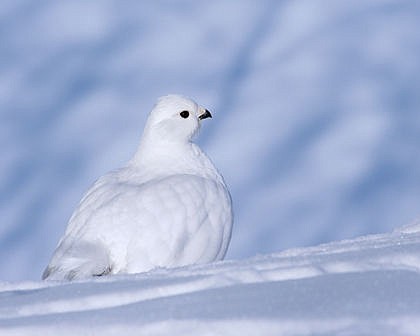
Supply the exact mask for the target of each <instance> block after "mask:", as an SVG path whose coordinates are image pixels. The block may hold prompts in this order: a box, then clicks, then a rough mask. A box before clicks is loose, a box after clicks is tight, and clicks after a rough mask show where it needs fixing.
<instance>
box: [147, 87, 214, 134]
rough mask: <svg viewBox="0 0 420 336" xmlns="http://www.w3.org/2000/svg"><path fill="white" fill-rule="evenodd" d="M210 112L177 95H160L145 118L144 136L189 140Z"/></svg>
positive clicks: (208, 116) (209, 115) (209, 116)
mask: <svg viewBox="0 0 420 336" xmlns="http://www.w3.org/2000/svg"><path fill="white" fill-rule="evenodd" d="M206 118H211V113H210V112H209V111H208V110H206V109H204V108H203V107H200V106H199V105H197V103H196V102H194V101H193V100H191V99H188V98H185V97H183V96H179V95H167V96H163V97H160V98H159V99H158V101H157V103H156V105H155V106H154V108H153V109H152V111H151V112H150V115H149V118H148V119H147V123H146V127H145V130H144V132H145V134H144V136H147V137H153V138H154V139H160V140H164V141H168V142H189V141H191V139H192V137H193V136H194V135H195V134H196V133H197V131H198V130H199V128H200V123H201V120H203V119H206Z"/></svg>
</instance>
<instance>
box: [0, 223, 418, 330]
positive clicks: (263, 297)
mask: <svg viewBox="0 0 420 336" xmlns="http://www.w3.org/2000/svg"><path fill="white" fill-rule="evenodd" d="M405 231H407V230H405ZM410 231H411V233H404V232H401V231H400V230H398V231H395V232H393V233H389V234H379V235H371V236H364V237H360V238H357V239H354V240H345V241H338V242H333V243H329V244H323V245H319V246H316V247H310V248H301V249H292V250H286V251H284V252H281V253H275V254H267V255H260V256H257V257H254V258H251V259H247V260H241V261H237V260H227V261H224V262H216V263H212V264H208V265H200V266H198V265H196V266H188V267H183V268H175V269H158V270H155V271H151V272H148V273H143V274H135V275H114V276H109V277H104V278H97V279H93V280H85V281H76V282H22V283H2V284H0V297H1V300H0V334H2V335H3V334H4V335H28V334H31V335H32V334H42V335H56V334H57V333H60V335H63V336H65V335H74V334H78V335H92V334H100V335H114V334H124V335H181V334H187V335H244V334H253V335H256V334H258V335H280V334H281V335H315V334H322V335H327V334H333V335H417V334H418V330H419V328H420V287H419V286H418V283H419V281H420V257H419V252H420V231H419V230H416V229H415V227H412V228H411V230H410Z"/></svg>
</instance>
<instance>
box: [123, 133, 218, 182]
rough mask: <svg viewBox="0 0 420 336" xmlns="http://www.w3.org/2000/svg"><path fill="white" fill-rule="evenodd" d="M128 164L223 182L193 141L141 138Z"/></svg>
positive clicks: (165, 173) (156, 171) (139, 167)
mask: <svg viewBox="0 0 420 336" xmlns="http://www.w3.org/2000/svg"><path fill="white" fill-rule="evenodd" d="M129 165H130V166H131V167H134V168H135V169H139V170H141V171H153V173H155V174H162V175H168V174H193V175H198V176H202V177H205V178H211V179H216V180H218V181H220V183H223V184H224V181H223V178H222V177H221V176H220V174H219V172H218V171H217V169H216V168H215V167H214V165H213V163H212V162H211V161H210V159H209V158H208V157H207V155H206V154H205V153H204V152H203V151H202V150H201V149H200V148H199V147H198V146H197V145H195V144H194V143H192V142H190V141H186V142H168V141H164V140H159V141H156V140H155V141H147V140H145V139H142V141H141V142H140V145H139V148H138V150H137V152H136V154H135V155H134V157H133V159H132V160H131V161H130V163H129Z"/></svg>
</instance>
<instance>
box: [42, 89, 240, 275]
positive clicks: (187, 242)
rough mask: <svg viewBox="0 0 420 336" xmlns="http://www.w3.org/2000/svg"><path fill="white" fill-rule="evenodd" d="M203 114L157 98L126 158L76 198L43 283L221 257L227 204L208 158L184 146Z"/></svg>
mask: <svg viewBox="0 0 420 336" xmlns="http://www.w3.org/2000/svg"><path fill="white" fill-rule="evenodd" d="M182 111H188V112H189V113H188V114H189V116H188V117H187V118H185V117H182V116H181V115H180V113H181V112H182ZM208 116H209V114H208V111H207V110H205V109H203V108H201V107H200V106H198V105H197V104H196V103H195V102H193V101H192V100H190V99H187V98H184V97H181V96H177V95H169V96H165V97H162V98H160V99H159V100H158V103H157V104H156V105H155V107H154V108H153V110H152V111H151V113H150V115H149V118H148V120H147V122H146V126H145V129H144V132H143V136H142V139H141V141H140V146H139V148H138V150H137V152H136V154H135V155H134V157H133V159H132V160H131V161H130V162H129V163H128V164H127V166H126V167H124V168H121V169H118V170H115V171H113V172H110V173H108V174H106V175H104V176H102V177H101V178H100V179H99V180H98V181H97V182H96V183H95V184H94V185H93V186H92V187H91V189H90V190H88V192H87V193H86V195H85V196H84V198H83V199H82V200H81V202H80V204H79V206H78V207H77V209H76V210H75V211H74V213H73V215H72V217H71V218H70V221H69V223H68V226H67V229H66V232H65V234H64V236H63V238H62V239H61V240H60V242H59V244H58V246H57V248H56V250H55V252H54V255H53V257H52V259H51V262H50V264H49V265H48V267H47V269H46V270H45V272H44V274H43V278H44V279H54V280H59V279H68V280H72V279H81V278H86V277H91V276H98V275H104V274H116V273H138V272H144V271H148V270H150V269H153V268H156V267H176V266H183V265H188V264H194V263H207V262H211V261H214V260H220V259H223V257H224V255H225V253H226V250H227V247H228V244H229V241H230V235H231V229H232V217H233V216H232V207H231V198H230V195H229V192H228V190H227V188H226V185H225V182H224V181H223V178H222V177H221V175H220V174H219V173H218V171H217V169H216V168H215V167H214V165H213V164H212V163H211V161H210V159H209V158H208V157H207V156H206V155H205V154H204V153H203V152H202V151H201V150H200V148H199V147H198V146H197V145H195V144H194V143H192V142H191V139H192V137H193V136H194V134H196V133H197V131H198V129H199V127H200V124H201V120H200V119H202V118H203V117H208Z"/></svg>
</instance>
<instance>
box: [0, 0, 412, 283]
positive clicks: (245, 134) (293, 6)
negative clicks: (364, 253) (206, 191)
mask: <svg viewBox="0 0 420 336" xmlns="http://www.w3.org/2000/svg"><path fill="white" fill-rule="evenodd" d="M419 31H420V2H419V1H401V0H352V1H337V0H301V1H277V0H261V1H255V0H241V1H224V0H212V1H204V0H203V1H200V0H189V1H187V0H185V1H184V0H182V1H165V0H164V1H148V2H144V1H134V0H129V1H125V2H124V5H122V4H121V2H120V1H114V0H96V1H84V0H68V1H53V0H2V1H1V2H0V148H1V159H0V218H1V225H0V255H1V258H0V280H15V281H16V280H19V281H22V280H36V279H39V277H40V275H41V273H42V270H43V268H44V267H45V266H46V265H47V263H48V260H49V258H50V257H51V254H52V252H53V250H54V248H55V245H56V243H57V241H58V239H59V237H60V236H61V235H62V234H63V232H64V229H65V226H66V224H67V221H68V219H69V218H70V215H71V213H72V212H73V210H74V209H75V207H76V206H77V203H78V202H79V200H80V198H81V197H82V195H83V193H84V192H85V191H86V190H87V189H88V188H89V186H90V185H92V183H93V182H94V181H95V180H96V179H97V178H98V177H99V176H101V175H103V174H104V173H105V172H107V171H109V170H111V169H113V168H115V167H118V166H121V165H122V164H123V163H125V162H126V161H127V160H128V159H129V158H130V157H131V156H132V154H133V153H134V151H135V149H136V148H137V144H138V141H139V137H140V133H141V130H142V128H143V126H144V121H145V119H146V116H147V113H148V112H149V110H150V108H151V107H152V105H153V103H154V101H155V99H156V98H157V97H158V96H160V95H162V94H167V93H181V94H185V95H187V96H191V97H193V98H194V99H196V100H197V101H198V102H199V103H200V104H201V105H203V106H205V107H206V108H208V109H209V110H210V111H211V112H212V113H213V116H214V118H213V119H212V120H211V122H209V123H207V124H206V127H203V128H202V132H201V134H200V140H199V142H200V145H201V147H202V148H203V149H204V150H205V151H206V152H207V153H208V154H209V156H210V157H211V158H212V159H213V161H214V162H215V165H216V166H217V167H218V168H219V169H220V171H221V172H222V174H223V176H224V177H225V179H226V182H227V183H228V185H229V188H230V190H231V192H232V198H233V202H234V211H235V219H236V221H235V223H236V224H235V225H234V231H233V236H232V237H233V238H232V242H231V246H230V249H229V251H228V257H229V258H235V259H237V258H245V257H250V256H253V255H255V254H256V253H269V252H273V251H280V250H284V249H285V248H291V247H298V246H309V245H316V244H319V243H322V242H328V241H332V240H337V239H344V238H351V237H356V236H358V235H365V234H369V233H380V232H387V231H390V230H391V229H393V228H395V227H397V226H399V225H401V224H404V223H408V222H410V221H411V220H412V219H414V218H417V217H418V216H419V212H420V210H419V204H420V145H419V143H420V142H419V134H420V117H419V116H420V114H419V111H420V95H419V92H420V62H419V59H420V34H419V33H418V32H419Z"/></svg>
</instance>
